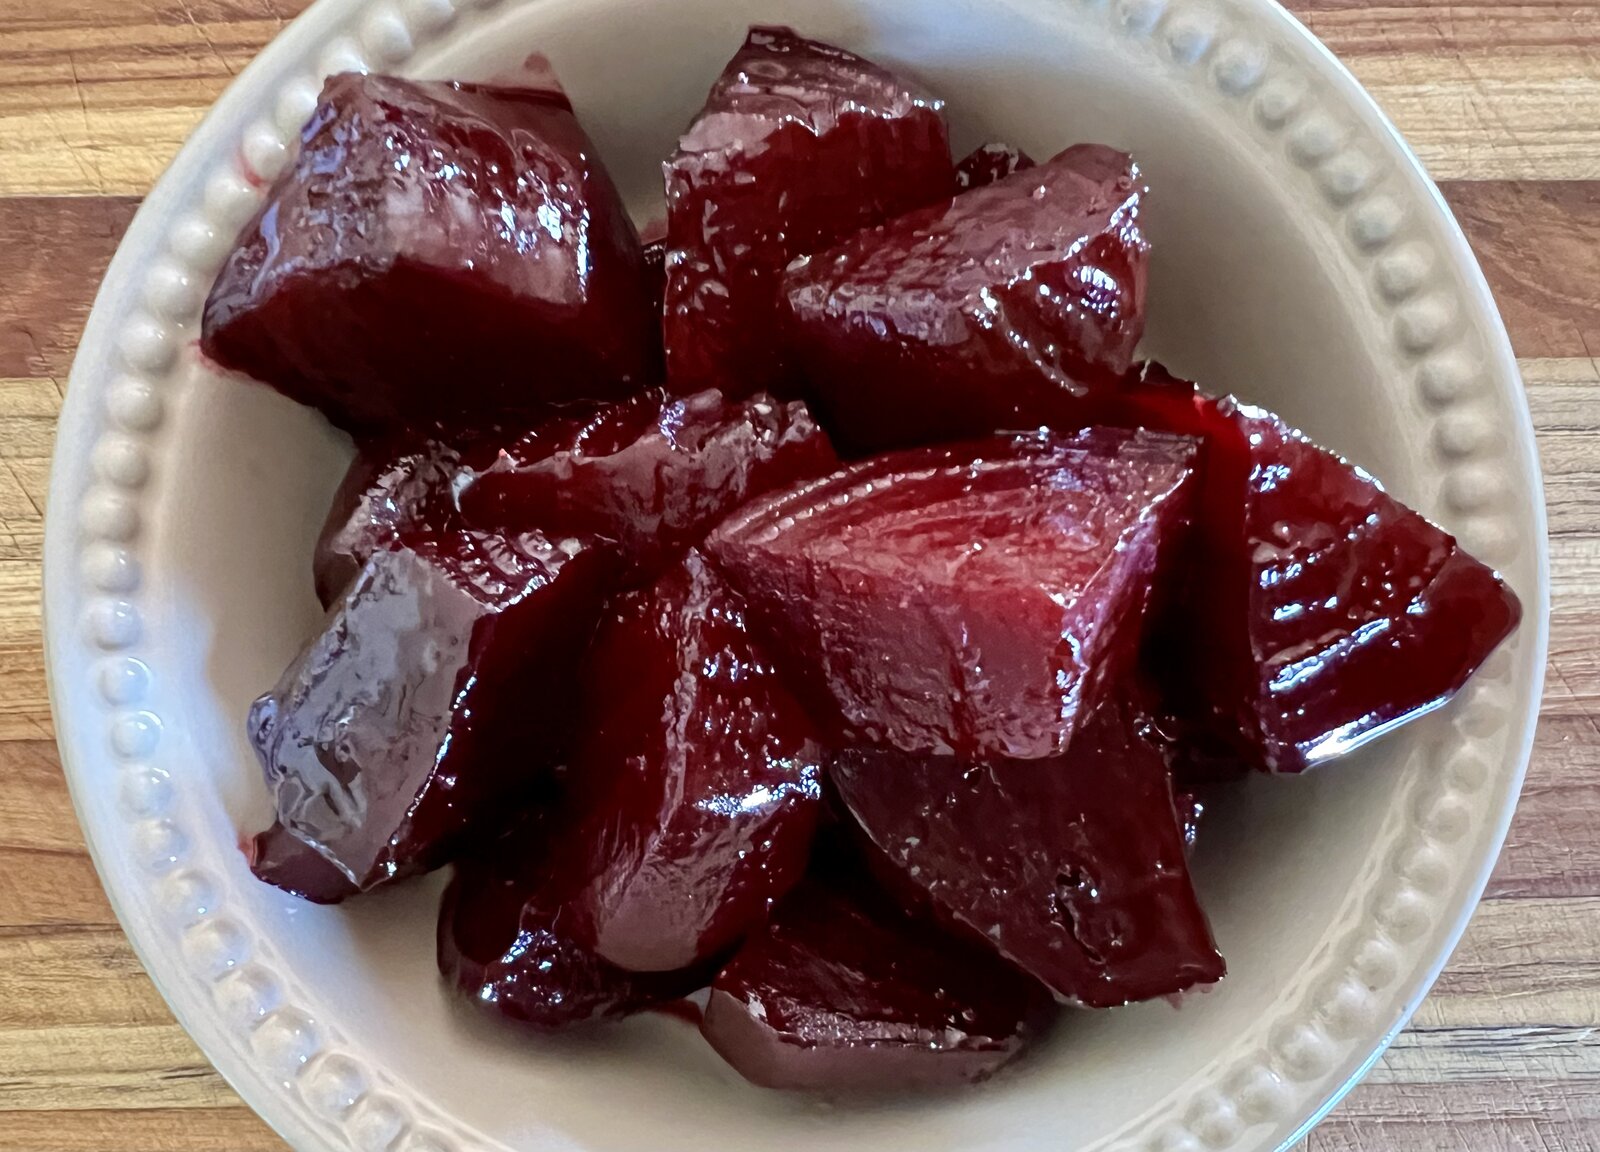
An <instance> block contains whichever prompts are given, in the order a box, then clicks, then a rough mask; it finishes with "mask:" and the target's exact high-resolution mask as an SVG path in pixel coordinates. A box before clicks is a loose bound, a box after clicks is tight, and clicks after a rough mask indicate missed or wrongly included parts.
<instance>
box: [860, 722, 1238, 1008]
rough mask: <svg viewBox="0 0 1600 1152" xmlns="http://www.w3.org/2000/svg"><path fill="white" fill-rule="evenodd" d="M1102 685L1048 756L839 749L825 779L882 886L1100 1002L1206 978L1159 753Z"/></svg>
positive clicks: (1180, 836)
mask: <svg viewBox="0 0 1600 1152" xmlns="http://www.w3.org/2000/svg"><path fill="white" fill-rule="evenodd" d="M1140 724H1141V721H1140V718H1139V716H1138V715H1137V714H1135V712H1134V710H1133V709H1132V707H1130V706H1129V705H1128V704H1127V703H1126V702H1125V701H1124V699H1122V697H1121V695H1120V694H1118V693H1114V694H1112V695H1111V696H1110V697H1109V698H1108V699H1107V700H1106V701H1105V702H1103V703H1102V704H1100V705H1099V706H1098V707H1097V708H1096V709H1095V711H1094V713H1093V715H1091V716H1089V717H1087V718H1086V719H1085V720H1084V721H1083V723H1082V724H1081V725H1080V728H1079V731H1078V732H1077V734H1076V736H1075V737H1074V739H1073V741H1072V744H1071V746H1070V747H1069V748H1068V749H1067V750H1066V752H1065V753H1064V754H1063V755H1061V756H1058V757H1053V758H1051V759H1047V760H990V761H986V762H981V763H979V762H972V761H964V760H958V759H956V758H954V757H949V756H933V757H917V756H907V755H905V754H903V753H899V752H893V751H882V750H870V749H854V750H851V751H848V752H844V753H842V754H840V755H839V756H838V757H837V758H836V759H835V760H834V761H833V763H832V765H831V767H830V769H829V778H830V780H831V781H832V783H833V786H834V788H835V789H836V790H837V793H838V795H839V797H840V798H841V799H842V801H843V803H844V806H845V808H846V809H847V810H848V811H849V813H850V815H851V816H852V817H853V818H854V820H855V821H856V823H857V824H858V825H859V827H860V829H861V831H862V832H863V833H864V836H865V838H866V840H867V841H868V842H869V844H870V848H871V849H872V850H874V851H875V852H876V854H877V857H878V859H879V860H880V861H881V864H882V866H883V868H884V869H885V870H886V871H887V872H888V873H889V874H890V876H891V879H892V883H893V886H894V887H895V888H896V889H897V890H899V891H904V892H910V893H912V894H914V895H913V897H912V898H913V900H914V901H917V902H922V901H925V902H926V905H927V906H928V907H929V908H930V909H931V911H932V913H933V914H934V915H935V916H936V917H937V918H938V919H939V920H941V921H942V922H943V923H945V924H946V925H948V926H950V927H951V928H954V929H958V930H963V931H964V932H965V933H966V934H967V935H968V936H969V937H970V938H971V939H972V940H973V941H975V942H978V943H982V944H985V945H987V946H989V947H991V948H993V949H994V950H995V951H996V952H997V953H999V955H1001V956H1003V957H1004V958H1005V959H1006V960H1008V961H1009V962H1010V963H1012V964H1014V965H1016V966H1017V967H1018V968H1020V969H1022V970H1023V971H1024V972H1027V973H1028V974H1029V975H1031V976H1033V977H1035V978H1036V979H1038V980H1039V981H1041V982H1042V983H1044V984H1045V985H1047V986H1048V987H1049V988H1050V989H1051V990H1052V991H1053V992H1054V993H1055V994H1056V995H1057V996H1058V997H1060V998H1061V999H1063V1000H1066V1001H1070V1002H1076V1003H1079V1004H1083V1005H1087V1006H1088V1007H1091V1008H1107V1007H1111V1006H1113V1005H1117V1004H1125V1003H1128V1002H1131V1001H1136V1000H1148V999H1150V998H1152V997H1156V996H1164V995H1167V994H1170V993H1175V992H1181V991H1183V990H1184V989H1187V988H1191V987H1193V986H1195V985H1197V984H1210V983H1214V982H1215V981H1217V980H1219V979H1221V977H1222V975H1223V972H1224V970H1225V969H1224V965H1223V962H1222V957H1221V956H1220V955H1219V954H1218V953H1217V949H1216V945H1215V943H1214V942H1213V941H1212V938H1211V930H1210V927H1209V926H1208V924H1207V923H1206V918H1205V914H1204V913H1203V912H1202V911H1201V908H1200V903H1199V900H1198V899H1197V897H1196V896H1195V892H1194V888H1193V886H1192V885H1191V884H1190V881H1189V875H1188V867H1187V863H1186V855H1187V849H1188V843H1187V836H1186V830H1185V828H1184V824H1183V819H1182V816H1181V814H1180V813H1179V811H1178V810H1177V807H1176V806H1175V802H1174V799H1173V794H1172V785H1171V780H1170V777H1169V774H1168V770H1167V763H1166V759H1165V757H1164V756H1163V754H1162V751H1161V749H1160V748H1158V747H1157V746H1156V745H1154V744H1152V743H1150V742H1149V741H1148V740H1146V739H1145V738H1144V737H1143V736H1142V735H1141V733H1140V730H1139V729H1140Z"/></svg>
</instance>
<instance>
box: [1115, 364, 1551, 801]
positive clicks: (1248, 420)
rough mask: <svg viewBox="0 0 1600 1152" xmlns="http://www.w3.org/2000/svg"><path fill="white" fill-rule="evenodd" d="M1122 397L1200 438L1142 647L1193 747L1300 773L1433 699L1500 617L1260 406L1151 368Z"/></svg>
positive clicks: (1483, 579)
mask: <svg viewBox="0 0 1600 1152" xmlns="http://www.w3.org/2000/svg"><path fill="white" fill-rule="evenodd" d="M1122 402H1123V403H1125V404H1126V405H1127V406H1128V408H1129V409H1130V411H1131V414H1129V415H1127V416H1125V417H1124V418H1125V419H1126V420H1127V421H1128V422H1134V421H1137V422H1139V423H1143V424H1145V425H1148V426H1151V427H1159V428H1164V429H1169V430H1172V431H1177V432H1184V433H1189V434H1194V435H1200V436H1203V437H1204V438H1205V441H1206V444H1207V447H1206V450H1205V458H1204V467H1203V483H1202V486H1201V491H1200V496H1199V499H1198V508H1197V513H1196V525H1195V527H1196V534H1195V552H1194V553H1193V555H1192V557H1191V560H1190V562H1189V564H1188V565H1187V568H1186V571H1187V572H1188V574H1189V579H1188V580H1187V581H1186V582H1185V585H1184V589H1183V596H1182V597H1181V598H1180V599H1179V601H1178V603H1177V604H1176V605H1175V608H1174V611H1173V612H1172V613H1171V623H1170V624H1169V626H1167V627H1166V628H1164V629H1163V630H1162V635H1161V637H1159V638H1158V640H1157V643H1156V644H1155V646H1154V648H1153V652H1152V655H1153V661H1152V663H1153V667H1155V669H1156V670H1157V672H1158V673H1161V674H1163V681H1164V685H1165V687H1166V688H1167V690H1168V695H1169V699H1170V702H1171V703H1172V704H1173V705H1174V706H1175V707H1176V709H1177V711H1178V714H1179V718H1180V720H1185V721H1187V722H1188V724H1189V725H1190V728H1189V730H1188V731H1187V732H1186V733H1185V734H1186V736H1187V737H1188V738H1189V739H1190V740H1192V741H1194V742H1195V743H1196V745H1197V747H1196V749H1195V750H1196V752H1197V753H1198V754H1199V755H1200V756H1202V757H1206V756H1210V757H1214V758H1218V759H1221V760H1224V761H1226V760H1227V759H1229V758H1232V759H1234V760H1236V761H1238V762H1241V763H1244V764H1247V765H1252V766H1255V767H1260V768H1266V769H1269V770H1273V771H1279V772H1295V771H1300V770H1302V769H1304V768H1306V767H1309V766H1311V765H1313V764H1315V763H1317V762H1319V761H1321V760H1324V759H1327V758H1330V757H1333V756H1336V755H1338V754H1340V753H1342V752H1346V751H1348V750H1350V749H1351V748H1354V747H1356V746H1357V745H1359V744H1361V743H1363V742H1364V741H1366V740H1368V739H1370V738H1372V737H1374V736H1376V735H1378V734H1380V733H1382V732H1384V731H1387V730H1389V729H1391V728H1393V727H1394V726H1395V725H1397V724H1399V723H1401V722H1403V721H1404V720H1406V719H1409V718H1411V717H1414V716H1417V715H1420V714H1422V713H1423V712H1426V711H1428V710H1429V709H1431V708H1433V707H1435V706H1436V705H1438V704H1440V703H1442V702H1443V701H1445V700H1446V699H1448V698H1449V697H1450V696H1451V695H1452V694H1453V693H1454V692H1455V691H1456V690H1457V689H1458V688H1460V687H1461V685H1462V684H1463V683H1465V682H1466V680H1467V677H1469V676H1470V675H1471V674H1472V672H1473V671H1474V670H1475V669H1476V668H1477V667H1478V665H1479V664H1481V663H1482V662H1483V660H1484V658H1485V657H1487V656H1488V654H1489V653H1490V652H1491V651H1493V650H1494V648H1495V646H1496V645H1497V644H1499V643H1500V641H1501V640H1503V639H1504V638H1505V637H1506V636H1507V635H1509V634H1510V632H1511V631H1512V629H1514V628H1515V627H1516V625H1517V622H1518V620H1519V619H1520V617H1521V605H1520V604H1519V602H1518V600H1517V597H1516V595H1515V594H1514V593H1513V592H1512V591H1511V590H1510V589H1509V588H1507V587H1506V586H1505V584H1504V582H1502V581H1501V579H1500V578H1499V577H1498V576H1497V575H1496V574H1495V573H1494V572H1493V571H1492V570H1490V569H1489V568H1487V567H1486V566H1484V565H1483V564H1481V563H1479V562H1478V561H1477V560H1475V559H1473V558H1472V557H1471V556H1470V555H1469V554H1468V553H1467V552H1465V551H1464V550H1463V549H1462V548H1461V547H1460V546H1459V545H1458V544H1457V542H1456V541H1455V539H1454V538H1453V537H1451V536H1450V535H1448V534H1447V533H1446V532H1444V531H1443V530H1442V529H1440V528H1438V527H1436V526H1435V525H1433V524H1431V523H1429V522H1428V521H1427V520H1425V519H1424V518H1423V517H1422V516H1420V515H1418V514H1417V513H1416V512H1413V511H1412V510H1411V509H1409V508H1407V507H1406V506H1405V505H1404V504H1402V503H1400V502H1399V501H1398V500H1396V499H1394V498H1393V497H1392V496H1390V495H1389V494H1388V493H1386V492H1385V491H1384V490H1383V488H1382V486H1381V485H1379V484H1378V482H1377V481H1376V480H1374V479H1373V478H1372V477H1371V476H1369V475H1368V474H1367V473H1366V472H1363V471H1362V470H1361V469H1359V468H1356V467H1355V466H1353V465H1351V464H1350V463H1348V462H1347V461H1345V460H1343V459H1341V458H1340V457H1338V456H1335V455H1334V454H1333V453H1331V452H1328V451H1325V450H1324V449H1321V448H1318V447H1317V446H1316V445H1314V444H1312V443H1311V442H1310V441H1309V440H1307V439H1306V438H1305V437H1304V436H1303V435H1302V434H1300V433H1299V432H1297V431H1295V430H1294V429H1292V428H1290V427H1288V426H1287V425H1286V424H1284V422H1283V421H1282V420H1280V419H1279V418H1278V417H1276V416H1274V415H1273V414H1272V413H1270V412H1267V411H1265V410H1264V409H1260V408H1255V407H1251V406H1249V405H1245V404H1240V403H1238V402H1237V401H1235V400H1233V399H1232V398H1225V399H1221V400H1217V399H1213V398H1211V397H1208V396H1205V395H1204V394H1202V393H1200V392H1199V391H1198V390H1197V389H1196V388H1195V387H1194V385H1192V384H1190V383H1188V382H1187V381H1181V380H1177V379H1176V378H1174V377H1172V376H1171V375H1170V374H1168V373H1166V372H1165V370H1163V369H1160V368H1159V367H1155V366H1152V368H1151V369H1150V370H1148V371H1146V372H1145V373H1143V374H1142V376H1141V378H1140V379H1137V380H1134V381H1130V382H1129V386H1128V388H1127V390H1126V392H1125V393H1124V395H1123V397H1122ZM1199 774H1200V775H1206V774H1208V773H1207V772H1205V771H1202V772H1200V773H1199ZM1209 774H1214V773H1209Z"/></svg>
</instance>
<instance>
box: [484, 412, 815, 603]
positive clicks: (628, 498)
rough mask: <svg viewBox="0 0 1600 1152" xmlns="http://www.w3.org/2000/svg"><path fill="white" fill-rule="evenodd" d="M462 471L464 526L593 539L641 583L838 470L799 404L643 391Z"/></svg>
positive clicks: (541, 431)
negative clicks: (741, 514)
mask: <svg viewBox="0 0 1600 1152" xmlns="http://www.w3.org/2000/svg"><path fill="white" fill-rule="evenodd" d="M468 460H469V470H468V472H467V474H466V475H465V476H463V478H462V481H461V484H460V489H461V496H460V505H461V509H462V512H463V514H464V515H465V516H466V517H467V518H468V520H470V521H471V522H472V523H475V524H478V525H481V526H483V527H486V528H495V529H499V530H512V531H516V530H524V529H530V528H539V529H542V530H544V531H546V532H584V533H589V534H592V535H597V536H604V537H606V538H608V539H611V540H614V541H616V542H617V544H618V545H619V546H620V548H621V551H622V554H623V556H624V557H625V559H626V560H627V562H628V563H629V565H630V567H631V568H632V569H633V571H634V573H635V574H638V575H644V576H646V577H649V578H653V574H654V572H656V571H658V570H659V569H660V568H662V567H663V566H665V565H666V564H668V563H670V562H671V561H672V560H673V559H675V558H676V557H677V556H678V555H679V554H681V553H682V551H683V550H684V549H685V548H687V547H690V546H692V545H694V544H698V543H699V542H700V540H701V539H702V538H703V537H704V536H705V534H706V532H707V531H709V530H710V529H711V527H712V526H713V525H715V524H716V522H717V521H718V520H721V519H722V518H723V517H724V516H726V515H727V514H728V513H729V512H732V511H733V510H734V509H735V508H737V507H738V506H739V505H740V504H743V503H744V502H745V501H746V500H748V499H750V498H751V497H754V496H757V495H760V494H762V493H764V492H767V491H770V490H772V489H775V488H781V487H784V486H786V485H788V484H791V483H793V482H795V481H797V480H803V479H810V478H811V477H814V476H820V475H822V474H824V473H826V472H829V471H831V470H832V469H833V468H835V467H836V466H837V465H838V458H837V457H836V456H835V455H834V452H833V447H832V445H831V444H830V443H829V442H828V437H827V434H826V433H824V432H823V431H822V429H821V428H819V427H818V426H817V423H816V421H815V420H813V419H812V418H811V414H810V413H809V412H808V411H806V407H805V405H804V404H801V403H799V402H791V403H787V404H786V403H783V402H780V401H777V400H774V399H772V398H771V397H770V396H766V395H757V396H752V397H750V398H749V399H748V400H744V401H737V400H727V399H725V398H724V397H723V396H722V394H721V393H719V392H717V391H715V390H708V391H705V392H700V393H697V394H695V395H693V396H687V397H674V396H668V395H666V394H664V393H663V392H661V391H660V390H651V391H649V392H644V393H641V394H639V395H638V396H635V397H632V398H631V399H629V400H625V401H621V402H619V403H615V404H607V405H601V406H598V407H597V408H595V409H593V410H592V411H591V412H590V413H589V414H588V416H587V417H586V418H569V417H562V418H558V419H556V420H553V421H550V422H547V423H545V424H542V425H539V426H538V427H536V428H535V429H534V430H533V431H532V432H529V433H527V434H526V435H524V436H522V437H520V438H519V439H517V440H515V441H513V442H511V443H510V444H508V445H507V446H506V447H505V448H504V449H503V450H501V451H499V452H498V453H496V454H494V455H493V456H489V455H487V454H484V453H479V454H478V455H476V456H472V455H469V457H468Z"/></svg>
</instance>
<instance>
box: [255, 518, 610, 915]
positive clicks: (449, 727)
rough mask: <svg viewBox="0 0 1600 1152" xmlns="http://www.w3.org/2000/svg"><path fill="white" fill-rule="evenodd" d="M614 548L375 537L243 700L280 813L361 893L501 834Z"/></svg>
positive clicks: (526, 785) (546, 756) (551, 719)
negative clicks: (308, 628)
mask: <svg viewBox="0 0 1600 1152" xmlns="http://www.w3.org/2000/svg"><path fill="white" fill-rule="evenodd" d="M613 563H614V562H613V561H612V560H611V558H610V555H609V553H608V552H607V551H606V550H605V549H604V548H600V547H593V546H588V545H586V543H585V542H584V541H580V540H577V539H574V538H563V539H560V540H556V541H552V540H548V539H546V538H544V537H542V536H538V535H535V534H528V535H524V536H520V537H506V538H500V537H487V536H483V535H481V534H477V533H471V532H464V531H463V532H453V533H446V534H443V535H440V536H413V537H409V538H407V539H405V540H402V541H400V542H399V543H397V544H396V545H394V546H393V547H391V548H388V549H385V550H383V551H380V552H375V553H373V555H372V556H370V557H369V558H368V560H367V563H366V566H365V567H364V568H363V569H362V571H361V573H360V575H358V576H357V577H356V579H355V580H354V581H353V582H352V583H351V585H350V587H349V588H348V590H347V591H346V593H345V595H344V597H343V599H342V600H340V601H339V602H338V603H337V604H335V606H334V607H333V609H332V610H331V611H330V612H329V614H328V617H327V620H326V622H325V624H324V627H323V631H322V632H321V633H320V634H319V635H317V636H316V637H315V638H313V639H312V640H311V642H310V643H309V644H307V645H306V647H305V648H304V649H302V650H301V652H300V654H299V655H298V656H297V657H296V658H295V660H294V662H293V663H291V664H290V665H289V667H288V669H287V670H285V672H284V673H283V676H282V678H281V679H280V680H279V681H278V684H277V686H276V687H274V688H273V689H272V690H271V691H270V692H268V693H267V694H266V695H264V696H262V697H261V698H260V699H258V700H257V701H256V702H255V704H254V705H253V706H252V707H251V710H250V717H249V728H248V731H249V735H250V739H251V742H252V743H253V744H254V746H255V749H256V753H257V755H258V757H259V758H260V760H261V764H262V768H263V770H264V772H265V775H266V779H267V786H268V788H269V790H270V791H271V792H272V795H273V798H274V802H275V806H276V809H277V818H278V822H279V823H280V824H281V825H282V826H283V827H284V828H285V829H286V830H287V831H288V832H289V833H290V834H292V835H293V836H295V837H297V838H298V839H300V840H302V841H304V842H305V843H306V844H307V845H309V846H310V847H312V848H313V849H314V850H316V851H317V852H318V853H319V854H320V855H321V856H322V857H323V858H324V859H326V860H327V861H328V862H329V863H330V864H331V865H333V866H334V867H335V868H337V869H338V871H339V872H341V873H342V874H343V875H344V876H345V877H346V878H347V879H348V880H349V881H350V883H351V885H352V887H353V888H354V889H356V890H359V891H366V890H368V889H370V888H373V887H375V886H376V885H379V884H382V883H385V882H387V881H390V880H394V879H398V878H401V877H404V876H407V875H412V874H415V873H418V872H424V871H427V870H429V869H431V868H435V867H438V866H439V865H440V864H442V863H445V862H446V861H448V860H450V859H451V858H453V857H454V856H455V855H456V854H458V853H459V852H460V851H461V850H462V849H463V847H465V846H466V845H467V844H468V843H469V842H470V841H471V840H472V839H474V838H475V837H478V836H492V835H493V834H495V833H497V832H498V831H499V830H500V829H501V827H503V825H504V822H505V820H506V818H507V816H508V815H509V814H510V812H513V811H515V808H516V806H517V803H518V802H519V801H520V800H521V799H523V798H524V797H525V796H526V795H528V794H529V793H530V792H531V791H532V790H533V789H536V788H537V787H539V786H541V785H542V784H543V783H544V782H545V773H546V772H547V771H548V770H549V769H551V768H552V767H553V766H555V765H557V764H559V763H561V762H562V761H563V759H564V757H565V755H566V752H567V737H568V735H569V729H570V725H571V716H572V708H573V700H572V695H573V693H572V680H573V679H574V670H575V669H576V667H577V665H578V660H579V657H580V655H581V653H582V651H583V647H584V645H585V643H586V642H587V641H588V639H589V636H590V633H591V632H592V631H593V628H594V624H595V620H596V618H597V617H598V615H599V611H600V604H601V599H602V597H603V595H604V593H605V590H606V588H607V586H608V583H609V580H610V579H611V573H612V567H613ZM263 878H265V879H272V878H273V877H272V876H271V875H269V874H264V876H263Z"/></svg>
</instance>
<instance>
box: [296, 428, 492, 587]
mask: <svg viewBox="0 0 1600 1152" xmlns="http://www.w3.org/2000/svg"><path fill="white" fill-rule="evenodd" d="M459 466H460V458H459V454H458V453H457V452H456V450H455V449H454V448H453V447H451V446H450V445H448V444H445V443H443V442H441V441H438V440H432V439H428V438H425V437H424V438H420V439H419V438H417V437H413V436H402V437H400V438H398V439H395V440H386V441H382V442H379V443H371V444H363V445H360V446H359V447H358V448H357V450H356V455H355V458H354V459H353V460H351V461H350V467H349V469H348V470H347V471H346V472H345V474H344V479H343V480H342V481H340V483H339V489H338V491H336V492H335V493H334V494H333V503H332V504H330V505H329V507H328V515H327V517H326V518H325V519H324V520H323V524H322V531H321V533H319V534H318V536H317V546H316V551H315V552H314V553H313V554H312V559H311V570H312V577H313V579H314V581H315V583H316V588H317V599H318V600H320V601H322V606H323V607H324V608H327V607H329V606H331V605H332V604H333V602H334V601H335V600H338V599H339V598H340V597H341V596H342V595H343V594H344V590H345V589H346V588H347V587H349V585H350V582H351V581H352V580H354V579H355V578H356V576H357V574H358V573H360V571H361V569H362V568H363V567H364V566H365V565H366V562H367V557H369V556H371V555H372V554H373V553H374V552H377V551H379V550H380V549H383V548H387V547H389V546H390V545H391V544H393V543H394V542H395V541H397V540H399V539H400V537H401V536H402V535H405V534H407V533H410V532H413V531H415V530H417V529H419V528H424V527H429V528H432V529H434V530H435V531H444V530H447V529H449V528H451V527H453V526H454V525H455V522H456V515H455V512H456V510H455V501H454V496H453V493H452V488H451V481H452V480H453V478H454V477H455V475H456V473H457V471H458V469H459Z"/></svg>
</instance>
